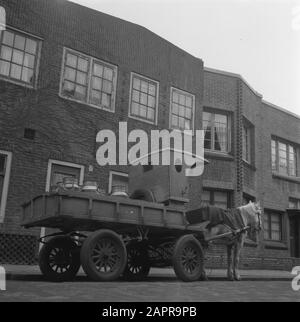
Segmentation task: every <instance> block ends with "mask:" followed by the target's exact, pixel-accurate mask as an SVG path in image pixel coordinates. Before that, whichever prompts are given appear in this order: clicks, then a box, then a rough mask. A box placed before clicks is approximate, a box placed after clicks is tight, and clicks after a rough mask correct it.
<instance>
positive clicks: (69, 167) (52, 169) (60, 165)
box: [46, 160, 84, 192]
mask: <svg viewBox="0 0 300 322" xmlns="http://www.w3.org/2000/svg"><path fill="white" fill-rule="evenodd" d="M69 177H72V178H75V179H77V180H78V184H79V185H82V184H83V179H84V166H81V165H78V164H74V163H69V162H62V161H55V160H49V164H48V174H47V183H46V191H47V192H49V191H52V190H53V189H55V188H56V187H57V185H58V184H59V183H62V182H63V180H64V178H69Z"/></svg>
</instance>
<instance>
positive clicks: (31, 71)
mask: <svg viewBox="0 0 300 322" xmlns="http://www.w3.org/2000/svg"><path fill="white" fill-rule="evenodd" d="M39 46H40V41H38V40H37V39H34V38H32V37H30V36H27V35H24V34H21V33H18V32H15V31H12V30H9V29H8V30H5V31H3V32H1V33H0V47H1V48H0V49H1V50H0V77H4V78H6V79H10V80H13V81H17V82H21V83H24V84H27V85H31V86H34V84H35V79H36V74H37V62H38V54H39Z"/></svg>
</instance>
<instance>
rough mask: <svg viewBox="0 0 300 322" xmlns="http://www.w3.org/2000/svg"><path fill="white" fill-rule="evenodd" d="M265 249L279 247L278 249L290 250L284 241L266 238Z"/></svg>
mask: <svg viewBox="0 0 300 322" xmlns="http://www.w3.org/2000/svg"><path fill="white" fill-rule="evenodd" d="M264 244H265V249H277V250H288V246H287V245H286V244H285V242H284V241H282V242H279V241H271V240H265V241H264Z"/></svg>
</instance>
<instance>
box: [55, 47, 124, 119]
mask: <svg viewBox="0 0 300 322" xmlns="http://www.w3.org/2000/svg"><path fill="white" fill-rule="evenodd" d="M67 53H70V54H72V53H73V55H75V56H81V57H83V58H84V59H88V60H89V70H88V73H87V96H86V101H81V100H79V99H76V98H72V97H68V96H65V95H64V94H63V82H64V80H65V76H64V75H65V66H66V64H65V63H66V59H67ZM62 57H63V59H62V64H61V71H60V83H59V97H61V98H62V99H65V100H68V101H72V102H76V103H79V104H83V105H86V106H90V107H94V108H97V109H99V110H101V111H106V112H110V113H115V111H116V96H117V85H118V66H117V65H114V64H112V63H108V62H106V61H104V60H101V59H99V58H96V57H93V56H90V55H87V54H85V53H82V52H79V51H77V50H74V49H71V48H69V47H64V48H63V56H62ZM94 62H99V63H100V64H102V65H104V66H107V67H110V68H112V69H113V70H114V74H115V75H114V76H113V81H112V84H113V93H112V96H111V97H112V98H111V100H112V105H111V106H112V109H109V108H106V107H103V106H99V105H95V104H92V103H90V96H91V83H92V76H93V66H94ZM76 71H77V69H76Z"/></svg>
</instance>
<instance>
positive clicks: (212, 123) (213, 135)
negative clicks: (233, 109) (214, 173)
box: [202, 108, 232, 154]
mask: <svg viewBox="0 0 300 322" xmlns="http://www.w3.org/2000/svg"><path fill="white" fill-rule="evenodd" d="M203 113H209V114H211V115H213V116H214V117H213V119H211V129H212V131H211V147H212V148H210V149H207V148H205V132H204V150H205V152H211V153H221V154H229V153H231V152H232V142H231V138H232V133H231V132H232V129H231V114H230V113H227V112H226V111H219V110H213V109H209V108H204V110H203ZM216 114H218V115H223V116H226V118H227V149H226V151H220V150H215V148H214V147H215V115H216ZM203 122H204V119H203V114H202V128H203V131H204V126H203Z"/></svg>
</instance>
